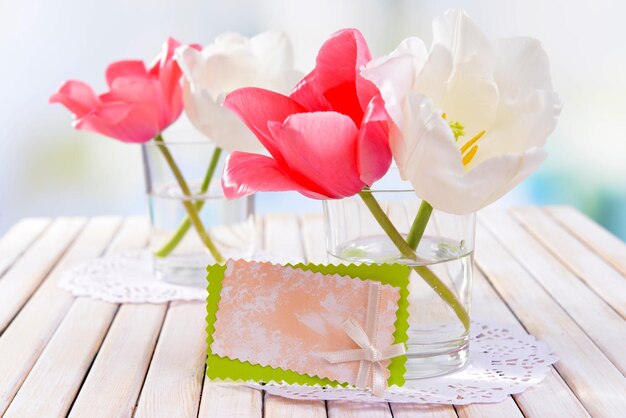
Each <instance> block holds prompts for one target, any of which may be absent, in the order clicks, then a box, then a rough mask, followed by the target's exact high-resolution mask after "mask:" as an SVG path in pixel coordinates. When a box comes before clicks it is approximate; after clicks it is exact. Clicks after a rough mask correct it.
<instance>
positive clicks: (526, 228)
mask: <svg viewBox="0 0 626 418" xmlns="http://www.w3.org/2000/svg"><path fill="white" fill-rule="evenodd" d="M508 213H509V214H510V216H511V218H512V219H513V220H514V221H515V222H517V223H518V224H519V226H520V227H521V228H522V229H524V231H526V233H527V234H528V235H529V236H530V237H531V238H532V239H533V240H534V241H535V242H536V243H538V244H539V245H540V246H541V247H542V248H543V249H545V250H546V251H547V252H548V253H550V255H552V259H554V260H556V261H557V262H558V263H559V264H560V265H561V266H563V267H564V268H565V269H566V270H567V271H569V272H570V273H571V274H572V276H574V277H576V279H578V281H580V282H581V283H582V284H583V285H584V286H585V287H587V288H588V289H589V290H590V291H591V292H592V293H593V294H595V295H596V296H597V297H598V298H599V299H600V300H601V301H603V302H604V304H605V305H607V306H608V307H609V308H610V309H611V310H612V311H613V312H615V314H616V315H618V316H620V317H621V318H623V317H624V316H623V315H622V314H621V313H620V312H618V311H617V309H615V307H614V306H613V304H611V303H609V302H608V301H607V300H606V299H604V297H603V296H602V295H601V294H600V293H599V292H598V291H597V290H596V289H595V288H594V286H591V285H590V284H589V283H588V282H587V281H586V280H585V279H584V278H583V277H581V275H579V274H578V273H577V272H576V270H575V269H574V268H573V267H572V266H570V264H569V263H568V262H567V261H566V260H565V259H563V258H562V257H561V256H559V253H558V252H557V251H556V250H555V249H553V248H551V247H550V246H549V245H548V244H547V243H544V242H543V241H542V240H540V239H538V238H537V237H536V236H535V232H533V229H532V228H531V227H530V226H529V225H527V223H526V222H524V221H521V220H519V219H518V218H517V215H516V214H515V212H508ZM543 213H546V214H547V213H548V212H543ZM555 223H556V224H557V225H558V227H559V228H561V229H562V230H563V231H564V232H565V233H566V234H567V235H568V237H569V238H571V239H572V240H576V241H577V242H579V243H581V244H582V245H584V246H585V248H587V249H589V250H590V251H591V252H592V253H593V254H594V255H597V256H598V258H599V259H600V260H602V261H603V262H604V263H606V264H607V266H608V267H609V268H611V269H612V270H614V271H615V272H616V273H617V274H619V275H620V276H623V274H622V273H621V272H620V271H619V270H617V269H615V267H614V266H613V265H612V264H611V263H609V262H608V261H606V260H605V259H604V257H602V256H601V255H600V254H599V253H597V252H596V251H595V250H594V249H593V248H590V247H589V246H588V245H586V244H585V242H584V241H582V240H580V239H579V237H578V236H576V235H575V234H572V233H571V231H570V230H569V229H567V228H566V227H564V226H563V225H562V224H561V223H559V222H558V221H555ZM483 225H484V224H483ZM487 229H489V228H487ZM494 235H495V234H494ZM496 239H498V238H497V236H496ZM498 241H499V242H502V241H500V240H499V239H498ZM526 271H528V270H526ZM528 273H530V271H528ZM531 276H532V277H535V275H532V274H531ZM625 278H626V277H625ZM559 306H560V305H559Z"/></svg>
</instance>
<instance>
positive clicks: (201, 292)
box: [59, 251, 284, 303]
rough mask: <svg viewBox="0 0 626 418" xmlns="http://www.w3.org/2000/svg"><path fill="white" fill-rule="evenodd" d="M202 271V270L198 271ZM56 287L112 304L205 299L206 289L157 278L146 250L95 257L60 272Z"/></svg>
mask: <svg viewBox="0 0 626 418" xmlns="http://www.w3.org/2000/svg"><path fill="white" fill-rule="evenodd" d="M225 255H226V256H228V257H230V258H244V259H254V260H259V261H272V262H275V263H276V262H283V261H284V260H282V259H278V258H277V256H276V255H275V254H272V253H269V252H260V251H256V252H254V253H253V254H239V253H237V254H235V253H225ZM200 274H203V273H200ZM59 286H60V287H61V288H63V289H65V290H67V291H69V292H70V293H72V294H73V295H74V296H88V297H92V298H94V299H101V300H104V301H107V302H112V303H165V302H169V301H174V300H185V301H204V300H206V297H207V293H206V289H205V288H202V287H191V286H183V285H178V284H175V283H170V282H166V281H163V280H159V279H158V278H157V277H156V275H155V273H154V269H153V265H152V256H151V254H150V252H148V251H142V252H127V253H122V254H119V255H113V256H105V257H101V258H95V259H93V260H89V261H87V262H85V263H82V264H79V265H77V266H76V267H74V268H71V269H69V270H66V271H65V272H63V273H62V276H61V278H60V280H59Z"/></svg>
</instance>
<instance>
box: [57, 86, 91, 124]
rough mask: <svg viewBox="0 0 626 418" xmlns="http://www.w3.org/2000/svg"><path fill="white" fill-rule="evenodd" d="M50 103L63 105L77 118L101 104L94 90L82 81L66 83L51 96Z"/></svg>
mask: <svg viewBox="0 0 626 418" xmlns="http://www.w3.org/2000/svg"><path fill="white" fill-rule="evenodd" d="M49 102H50V103H61V104H62V105H63V106H65V107H66V108H67V109H68V110H69V111H70V112H72V113H73V114H74V116H75V117H76V118H81V117H83V116H84V115H85V114H87V113H89V112H90V111H91V110H92V109H93V108H95V107H97V106H98V105H99V104H100V100H99V99H98V96H96V93H94V91H93V90H92V88H91V87H90V86H89V85H88V84H86V83H83V82H82V81H74V80H70V81H66V82H65V83H63V85H62V86H61V87H60V88H59V91H58V92H57V93H55V94H53V95H52V96H50V100H49Z"/></svg>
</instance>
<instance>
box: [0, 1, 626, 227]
mask: <svg viewBox="0 0 626 418" xmlns="http://www.w3.org/2000/svg"><path fill="white" fill-rule="evenodd" d="M450 7H463V8H465V9H466V10H467V12H468V13H469V14H470V16H472V17H473V18H474V19H475V20H476V21H477V23H478V24H479V25H480V26H481V27H482V28H483V30H484V31H485V32H486V33H487V35H488V36H489V37H492V38H495V37H504V36H515V35H527V36H532V37H536V38H538V39H540V40H541V41H542V42H543V44H544V47H545V49H546V50H547V51H548V55H549V56H550V59H551V65H552V74H553V82H554V85H555V89H556V91H557V92H559V94H560V96H561V99H562V101H563V103H564V108H563V111H562V114H561V119H560V123H559V125H558V126H557V128H556V131H555V132H554V133H553V135H552V137H551V138H550V140H549V141H548V146H547V149H548V152H549V154H550V157H549V158H548V160H547V162H546V163H545V164H544V165H543V166H542V168H541V169H540V170H539V171H538V172H537V173H536V174H535V175H533V176H532V177H531V178H529V179H528V180H527V181H526V182H525V183H524V184H522V185H521V186H520V187H518V188H517V189H516V190H515V191H514V192H512V193H511V194H509V195H508V196H507V197H506V198H504V199H503V200H501V201H500V202H498V203H497V204H498V205H520V204H529V203H532V204H540V205H544V204H570V205H574V206H576V207H578V208H579V209H580V210H582V211H583V212H585V213H587V214H588V215H590V216H591V217H593V218H594V219H596V220H597V221H599V222H600V223H601V224H603V225H604V226H606V227H607V228H608V229H610V230H611V231H613V232H614V233H615V234H616V235H618V236H620V237H622V239H626V186H625V183H626V43H625V42H624V39H626V25H625V24H624V21H623V20H624V18H623V16H624V12H626V3H624V2H619V1H616V0H615V1H610V0H596V1H594V2H587V1H582V0H578V1H576V0H574V1H572V0H569V1H565V0H552V1H549V2H548V1H542V0H499V1H495V0H493V1H480V0H479V1H476V0H473V1H471V2H470V1H416V0H397V1H389V0H359V1H354V0H351V1H350V0H317V1H315V2H311V1H302V0H282V1H279V0H263V1H258V0H257V1H252V0H248V1H244V0H229V1H219V2H218V1H213V0H176V1H173V0H171V1H168V0H134V1H127V0H108V1H106V2H95V1H91V2H89V1H84V0H29V1H22V2H17V1H5V0H2V1H0V53H1V56H2V66H0V97H2V99H3V100H2V101H0V146H1V151H0V233H2V232H4V231H5V230H6V228H8V227H9V226H10V225H11V224H12V223H14V222H15V221H16V220H18V219H19V218H21V217H25V216H54V215H83V214H86V215H97V214H120V215H125V214H145V213H147V208H146V205H147V201H146V198H145V195H144V180H143V172H142V166H141V152H140V148H139V147H138V146H135V145H127V144H123V143H120V142H117V141H114V140H111V139H108V138H104V137H101V136H98V135H95V134H90V133H86V132H76V131H74V130H73V129H72V128H71V116H70V114H69V112H67V111H66V110H65V109H64V108H63V107H62V106H60V105H56V106H50V105H48V104H47V100H48V97H49V96H50V94H52V93H53V92H55V90H56V89H57V88H58V86H59V85H60V83H61V81H63V80H65V79H70V78H72V79H79V80H84V81H87V82H88V83H89V84H91V85H92V86H94V87H95V88H96V90H98V91H102V90H103V89H104V88H105V81H104V69H105V68H106V66H107V65H108V64H109V63H110V62H112V61H115V60H119V59H125V58H142V59H145V60H147V61H148V62H150V61H151V60H152V58H153V57H154V56H155V55H156V54H157V53H158V52H159V50H160V47H161V43H162V42H163V40H164V39H165V38H166V37H167V36H168V35H172V36H174V37H176V38H178V39H179V40H181V41H182V42H197V43H201V44H207V43H210V42H211V41H212V40H213V39H214V38H215V36H217V35H218V34H220V33H222V32H224V31H237V32H241V33H243V34H245V35H248V36H250V35H254V34H256V33H258V32H260V31H263V30H266V29H280V30H284V31H286V32H287V33H288V34H289V35H290V36H291V39H292V41H293V44H294V50H295V59H296V65H297V67H298V69H300V70H302V71H304V72H308V71H309V70H310V69H311V68H312V67H313V64H314V60H315V53H316V51H317V49H318V48H319V47H320V45H321V44H322V42H323V41H324V40H325V39H326V38H327V37H328V36H329V35H330V34H331V33H333V32H334V31H335V30H337V29H341V28H344V27H356V28H359V29H360V30H361V31H362V32H363V34H364V36H365V38H366V39H367V41H368V43H369V45H370V49H371V50H372V55H373V56H377V55H381V54H384V53H387V52H389V51H390V50H391V49H393V48H395V46H396V45H397V44H398V42H399V41H400V40H402V39H403V38H405V37H407V36H412V35H416V36H419V37H421V38H423V39H424V40H425V41H426V44H427V45H428V44H429V43H430V39H431V21H432V19H433V18H434V17H435V16H437V15H439V14H441V13H443V12H444V11H445V10H446V9H448V8H450ZM168 135H170V136H172V135H177V136H178V137H181V136H186V135H195V133H194V132H193V131H192V130H191V129H190V128H189V125H188V124H187V123H185V121H184V120H181V121H180V123H177V125H174V126H172V127H171V128H170V132H168ZM286 205H288V206H286ZM286 207H288V208H289V209H290V210H291V209H293V210H296V211H311V210H321V204H320V203H319V202H317V201H311V200H307V199H305V198H303V197H300V196H299V195H297V194H295V193H283V194H270V195H262V196H260V197H259V198H258V199H257V209H258V211H260V212H269V211H273V210H285V208H286Z"/></svg>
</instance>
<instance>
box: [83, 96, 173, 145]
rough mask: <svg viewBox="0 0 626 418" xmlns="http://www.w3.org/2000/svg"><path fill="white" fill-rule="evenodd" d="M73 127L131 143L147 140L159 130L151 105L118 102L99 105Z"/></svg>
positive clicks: (156, 116)
mask: <svg viewBox="0 0 626 418" xmlns="http://www.w3.org/2000/svg"><path fill="white" fill-rule="evenodd" d="M74 127H75V128H76V129H79V130H84V131H91V132H97V133H100V134H102V135H105V136H108V137H111V138H115V139H119V140H120V141H122V142H133V143H143V142H147V141H149V140H151V139H152V138H154V136H156V134H158V133H159V132H160V131H161V129H160V127H159V120H158V114H157V113H156V110H155V109H154V108H153V107H151V106H148V105H138V104H129V103H120V102H117V103H105V104H103V105H101V106H100V107H98V108H96V109H94V110H93V111H92V112H90V113H88V114H87V115H85V116H84V117H83V118H81V119H78V120H77V121H76V122H75V124H74Z"/></svg>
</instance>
